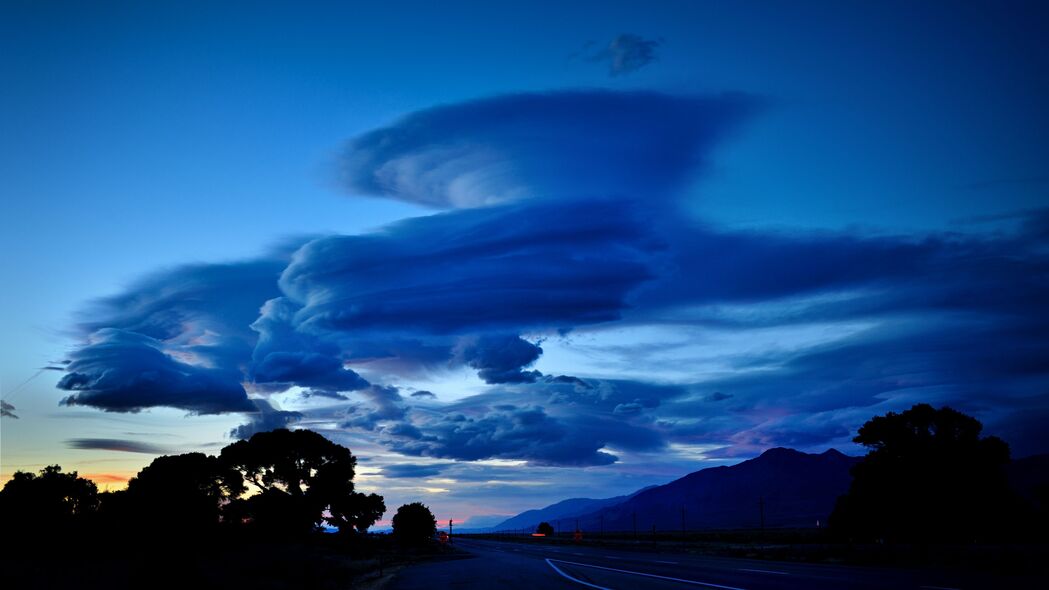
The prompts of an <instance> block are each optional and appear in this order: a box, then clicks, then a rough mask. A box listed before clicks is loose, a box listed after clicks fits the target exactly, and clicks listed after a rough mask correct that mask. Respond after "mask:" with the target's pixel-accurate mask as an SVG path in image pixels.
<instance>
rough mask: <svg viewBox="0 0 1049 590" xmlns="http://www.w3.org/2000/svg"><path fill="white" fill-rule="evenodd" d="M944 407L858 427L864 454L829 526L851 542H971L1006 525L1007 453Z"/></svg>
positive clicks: (975, 423)
mask: <svg viewBox="0 0 1049 590" xmlns="http://www.w3.org/2000/svg"><path fill="white" fill-rule="evenodd" d="M982 429H983V425H982V424H980V422H979V421H978V420H976V419H975V418H973V417H971V416H967V415H965V414H962V413H961V412H958V411H956V410H953V409H951V408H947V407H944V408H940V409H935V408H933V407H932V406H930V405H928V404H918V405H916V406H914V407H912V408H911V409H909V410H907V411H905V412H901V413H899V414H897V413H894V412H890V413H888V414H886V415H885V416H878V417H875V418H872V419H871V420H869V421H868V422H867V423H866V424H864V425H863V426H862V427H861V428H860V429H859V432H858V434H857V436H856V437H855V438H854V439H853V440H854V441H855V442H857V443H859V444H861V445H864V446H865V447H867V448H868V449H870V452H868V454H867V456H866V457H865V458H864V459H863V461H862V462H861V463H859V464H857V465H856V466H855V467H854V468H853V471H852V474H853V481H852V486H851V487H850V489H849V492H848V494H846V495H845V496H842V497H841V499H840V500H839V501H838V505H837V507H836V508H835V511H834V515H833V516H832V519H831V524H832V526H833V527H834V528H835V530H837V531H838V532H840V533H842V534H844V535H846V536H848V537H850V538H855V539H863V540H874V539H881V540H889V541H924V540H952V541H963V540H967V541H970V542H971V541H973V540H980V539H986V538H988V537H992V536H995V535H997V534H999V533H1001V532H1002V531H1003V530H1004V528H1003V527H1005V526H1008V514H1009V511H1010V509H1011V506H1012V505H1013V503H1012V498H1011V493H1010V491H1009V486H1008V482H1007V480H1006V474H1005V466H1006V464H1007V463H1008V462H1009V446H1008V445H1007V444H1006V443H1005V442H1004V441H1002V440H1001V439H999V438H997V437H994V436H987V437H981V436H980V433H981V431H982Z"/></svg>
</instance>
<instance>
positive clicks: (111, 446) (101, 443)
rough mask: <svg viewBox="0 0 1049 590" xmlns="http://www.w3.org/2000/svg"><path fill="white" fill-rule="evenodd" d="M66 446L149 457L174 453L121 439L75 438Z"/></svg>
mask: <svg viewBox="0 0 1049 590" xmlns="http://www.w3.org/2000/svg"><path fill="white" fill-rule="evenodd" d="M66 446H67V447H69V448H71V449H81V450H101V451H119V452H122V453H145V454H149V455H163V454H166V453H170V452H172V451H170V450H169V449H166V448H164V447H161V446H158V445H154V444H150V443H144V442H139V441H134V440H126V439H120V438H73V439H69V440H67V441H66Z"/></svg>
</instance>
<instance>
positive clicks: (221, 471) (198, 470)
mask: <svg viewBox="0 0 1049 590" xmlns="http://www.w3.org/2000/svg"><path fill="white" fill-rule="evenodd" d="M244 491H245V486H244V483H243V480H242V479H241V475H240V473H239V472H237V471H236V470H235V469H233V468H232V467H229V466H227V465H224V464H223V463H222V461H220V460H219V459H218V458H217V457H212V456H210V455H205V454H204V453H186V454H184V455H171V456H164V457H157V458H156V459H154V460H153V462H152V463H150V464H149V465H147V466H146V467H144V468H143V469H142V471H139V472H138V475H136V476H135V477H133V478H131V480H130V481H128V487H127V502H128V504H129V507H130V508H131V509H132V510H134V511H135V512H142V511H147V512H148V513H149V514H151V517H150V518H151V520H152V521H154V523H156V524H158V525H161V526H163V527H165V528H167V529H168V530H178V529H181V530H186V529H197V528H202V527H209V526H214V525H216V524H218V522H219V508H220V506H221V505H222V504H223V503H225V502H228V501H230V500H233V499H236V498H238V497H239V496H240V495H241V494H243V493H244Z"/></svg>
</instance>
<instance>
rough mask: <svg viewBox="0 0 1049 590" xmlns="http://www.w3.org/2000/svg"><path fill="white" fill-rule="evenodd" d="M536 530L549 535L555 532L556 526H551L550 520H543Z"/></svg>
mask: <svg viewBox="0 0 1049 590" xmlns="http://www.w3.org/2000/svg"><path fill="white" fill-rule="evenodd" d="M535 532H537V533H539V534H541V535H546V536H548V537H549V536H550V535H553V534H554V527H553V526H551V525H550V523H549V522H541V523H539V526H537V527H536V528H535Z"/></svg>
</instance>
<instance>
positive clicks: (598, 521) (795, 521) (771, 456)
mask: <svg viewBox="0 0 1049 590" xmlns="http://www.w3.org/2000/svg"><path fill="white" fill-rule="evenodd" d="M859 461H860V458H859V457H850V456H847V455H845V454H843V453H841V452H839V451H837V450H835V449H830V450H827V451H825V452H823V453H818V454H816V453H812V454H810V453H803V452H801V451H796V450H794V449H787V448H782V447H780V448H774V449H769V450H767V451H765V452H764V453H762V454H761V455H760V456H758V457H756V458H754V459H749V460H747V461H743V462H741V463H738V464H736V465H730V466H720V467H710V468H707V469H702V470H699V471H696V472H693V473H690V474H688V475H686V476H684V477H681V478H679V479H677V480H674V481H672V482H670V483H668V484H665V485H661V486H653V487H650V488H646V489H643V490H639V491H638V492H636V493H634V494H632V495H630V496H626V497H621V498H622V499H619V498H609V499H608V500H592V501H589V502H597V503H600V505H598V506H596V507H595V506H594V504H588V503H587V502H575V501H574V500H566V501H565V502H559V503H558V504H553V505H551V506H548V507H546V508H544V509H542V510H531V511H528V512H524V513H522V514H519V515H518V516H515V517H514V518H512V519H510V520H508V521H506V522H504V523H502V524H500V525H498V526H497V527H495V529H496V530H511V529H520V528H528V527H530V526H531V527H534V526H535V524H538V522H540V520H547V521H549V520H551V519H552V518H555V519H556V518H560V519H572V520H573V521H574V520H575V519H576V518H578V519H579V525H580V527H581V528H582V529H583V530H585V531H599V530H602V529H603V530H605V531H630V530H633V529H634V528H635V519H636V527H637V529H638V530H639V531H640V532H650V531H651V530H652V527H653V525H654V526H655V527H656V529H657V530H663V531H666V530H675V531H676V530H681V528H682V526H684V528H686V529H690V530H691V529H711V528H750V527H758V526H761V524H762V512H764V524H765V526H767V527H787V526H799V527H815V526H816V524H817V521H818V522H819V523H820V524H821V525H825V524H826V522H827V518H828V517H829V516H830V513H831V511H833V509H834V503H835V501H836V500H837V498H838V496H840V495H842V494H844V493H845V492H846V491H848V488H849V484H850V482H851V481H852V477H851V475H850V474H849V470H850V469H851V468H852V466H853V465H855V464H856V463H857V462H859ZM617 500H618V501H617ZM555 507H560V508H558V509H557V510H551V509H554V508H555ZM561 508H564V510H562V509H561ZM578 508H582V510H579V511H576V512H575V513H572V511H571V509H578ZM554 514H556V516H551V515H554ZM536 518H539V520H536ZM533 520H535V522H534V523H533V522H531V521H533ZM572 524H573V525H574V524H575V523H574V522H573V523H572Z"/></svg>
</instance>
